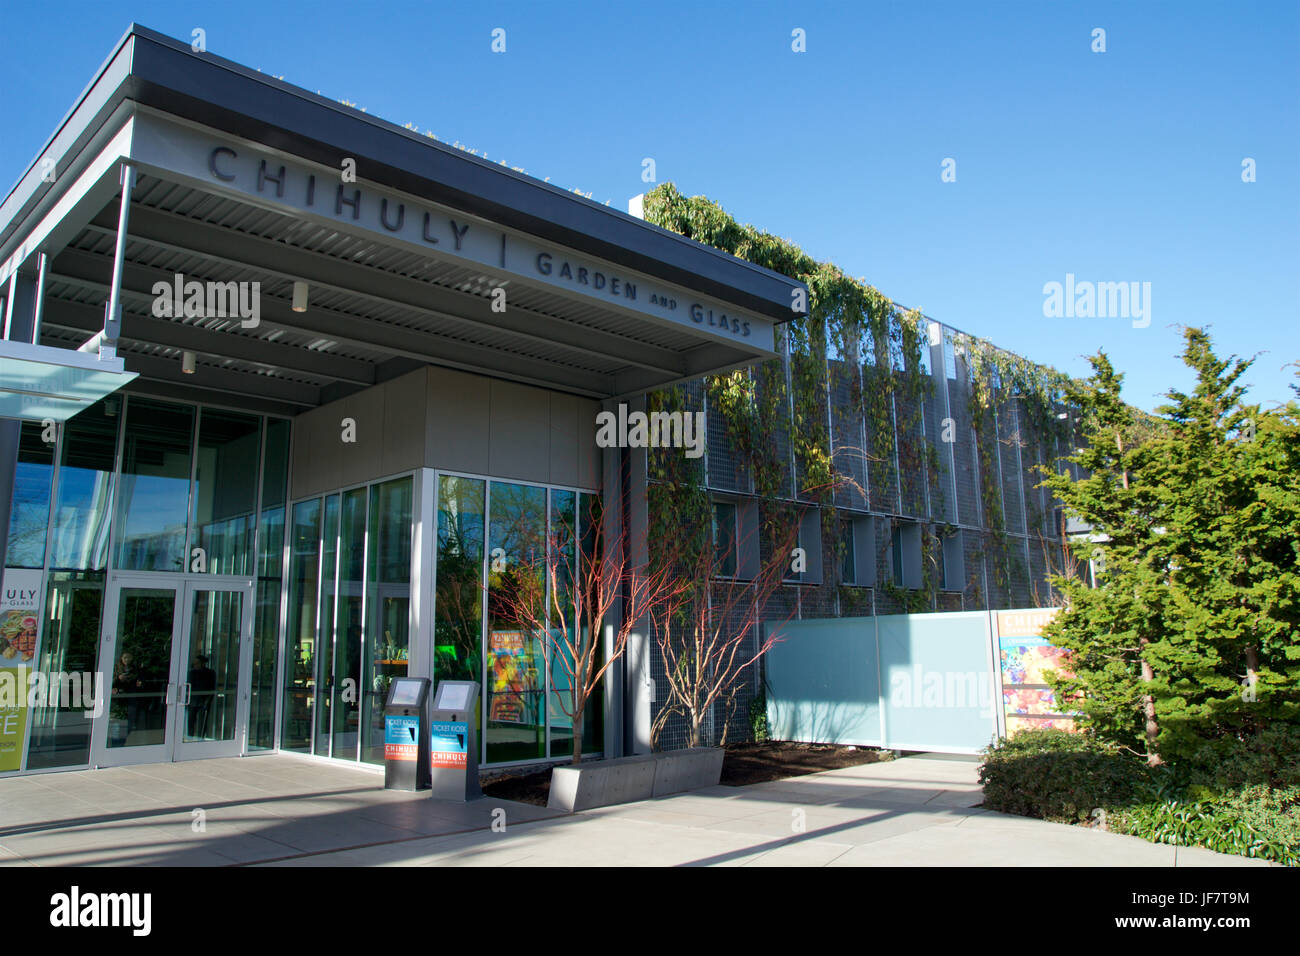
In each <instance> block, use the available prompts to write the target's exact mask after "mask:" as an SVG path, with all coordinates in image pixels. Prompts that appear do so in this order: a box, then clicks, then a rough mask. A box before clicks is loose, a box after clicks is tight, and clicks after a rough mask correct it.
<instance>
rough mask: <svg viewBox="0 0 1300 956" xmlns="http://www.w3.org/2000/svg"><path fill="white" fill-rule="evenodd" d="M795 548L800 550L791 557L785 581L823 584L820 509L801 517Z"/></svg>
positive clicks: (807, 511)
mask: <svg viewBox="0 0 1300 956" xmlns="http://www.w3.org/2000/svg"><path fill="white" fill-rule="evenodd" d="M795 547H796V548H798V549H799V550H798V552H797V553H796V554H792V555H791V556H790V562H789V564H788V566H787V568H786V571H785V575H784V579H785V580H787V581H792V582H797V583H799V584H821V583H822V521H821V511H820V510H819V509H817V508H808V509H807V510H806V511H805V512H804V513H803V515H802V516H801V517H800V519H799V535H798V539H797V540H796V541H795Z"/></svg>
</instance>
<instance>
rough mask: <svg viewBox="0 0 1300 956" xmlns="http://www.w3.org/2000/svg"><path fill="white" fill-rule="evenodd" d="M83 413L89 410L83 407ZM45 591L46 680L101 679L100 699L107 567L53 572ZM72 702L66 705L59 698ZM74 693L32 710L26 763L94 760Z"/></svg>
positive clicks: (50, 683)
mask: <svg viewBox="0 0 1300 956" xmlns="http://www.w3.org/2000/svg"><path fill="white" fill-rule="evenodd" d="M82 414H85V413H84V412H83V413H82ZM49 577H50V583H49V588H48V595H47V597H46V605H47V611H46V618H45V632H44V634H43V635H42V639H41V654H40V659H39V664H38V668H39V670H40V671H41V672H42V673H43V674H45V675H46V676H45V681H46V683H45V686H46V687H56V686H58V683H57V679H56V680H52V679H51V678H56V675H65V674H66V675H67V676H68V678H69V680H72V679H74V675H75V678H76V679H78V680H80V681H81V685H82V687H83V688H84V687H85V686H86V684H87V683H91V684H92V685H93V684H94V682H95V681H96V680H98V681H99V683H100V686H99V688H98V694H99V697H98V699H99V700H104V699H105V698H106V696H107V694H108V688H107V687H104V686H103V675H101V674H99V623H100V615H101V614H102V613H103V606H104V573H103V572H102V571H92V572H89V573H78V572H72V573H69V572H54V573H52V574H51V575H50V576H49ZM61 702H62V703H67V704H72V705H74V706H70V707H67V708H61V707H59V706H58V705H59V703H61ZM82 703H84V701H79V700H77V698H76V695H74V694H69V695H68V697H67V698H66V699H60V697H59V696H57V695H53V694H49V695H47V700H46V703H45V705H44V706H41V707H36V708H34V709H33V710H32V711H31V722H32V737H31V742H30V744H29V746H28V751H27V769H28V770H39V769H42V768H45V767H78V766H83V765H85V764H89V763H90V730H91V724H92V720H91V718H88V717H87V716H86V708H85V707H84V706H81V704H82Z"/></svg>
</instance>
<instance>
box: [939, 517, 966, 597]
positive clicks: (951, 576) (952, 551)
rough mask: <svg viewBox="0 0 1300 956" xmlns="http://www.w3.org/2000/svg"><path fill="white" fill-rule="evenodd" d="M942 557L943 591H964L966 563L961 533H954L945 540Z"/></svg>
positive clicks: (941, 552)
mask: <svg viewBox="0 0 1300 956" xmlns="http://www.w3.org/2000/svg"><path fill="white" fill-rule="evenodd" d="M940 557H941V559H942V560H943V589H944V590H945V591H961V590H963V588H964V586H965V580H964V579H965V577H966V567H965V564H966V562H965V558H964V555H963V553H962V536H961V532H960V531H954V532H953V533H952V534H950V535H948V536H947V537H945V538H944V539H943V548H942V550H941V551H940Z"/></svg>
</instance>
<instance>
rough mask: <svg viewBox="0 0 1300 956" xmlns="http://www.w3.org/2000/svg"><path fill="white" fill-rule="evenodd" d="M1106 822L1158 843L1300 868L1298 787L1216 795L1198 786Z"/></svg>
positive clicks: (1121, 810) (1123, 810)
mask: <svg viewBox="0 0 1300 956" xmlns="http://www.w3.org/2000/svg"><path fill="white" fill-rule="evenodd" d="M1106 822H1107V825H1108V826H1109V827H1110V829H1112V830H1114V831H1115V832H1117V833H1128V834H1131V835H1132V836H1139V837H1142V838H1143V839H1144V840H1150V841H1151V842H1153V843H1170V844H1174V845H1176V846H1202V847H1205V848H1207V849H1210V850H1215V851H1217V852H1219V853H1236V854H1238V855H1240V856H1250V857H1258V858H1261V859H1266V860H1273V861H1276V862H1278V863H1283V864H1285V865H1287V866H1300V788H1297V787H1289V788H1286V789H1281V790H1276V789H1272V788H1269V787H1265V786H1254V787H1242V788H1240V789H1238V790H1231V791H1228V792H1226V793H1219V794H1214V793H1209V792H1206V791H1205V790H1204V789H1203V788H1201V787H1196V786H1193V787H1191V788H1189V789H1188V790H1186V791H1183V792H1182V793H1180V794H1166V795H1165V796H1164V797H1163V798H1162V799H1156V800H1151V801H1148V802H1145V803H1139V804H1136V805H1134V806H1128V807H1117V808H1114V809H1112V810H1111V812H1110V813H1109V814H1108V815H1107V818H1106Z"/></svg>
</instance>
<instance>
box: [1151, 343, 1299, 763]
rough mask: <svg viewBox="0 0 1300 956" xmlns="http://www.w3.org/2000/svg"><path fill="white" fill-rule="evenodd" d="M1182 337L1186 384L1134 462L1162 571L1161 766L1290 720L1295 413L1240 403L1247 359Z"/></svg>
mask: <svg viewBox="0 0 1300 956" xmlns="http://www.w3.org/2000/svg"><path fill="white" fill-rule="evenodd" d="M1184 339H1185V348H1184V351H1183V356H1182V358H1183V361H1184V363H1185V364H1186V365H1187V366H1188V367H1189V368H1190V369H1192V370H1193V371H1194V372H1195V373H1196V386H1195V388H1194V389H1193V391H1191V392H1190V393H1184V392H1180V391H1177V390H1173V391H1170V392H1169V393H1168V395H1167V397H1168V399H1169V404H1168V405H1166V406H1163V407H1162V408H1160V409H1159V410H1158V411H1159V412H1160V414H1161V415H1162V417H1163V418H1164V419H1165V420H1166V422H1167V423H1168V427H1167V428H1166V430H1165V431H1164V432H1163V434H1162V435H1161V436H1160V437H1158V438H1157V439H1156V440H1154V441H1153V442H1151V443H1150V444H1149V445H1148V446H1147V447H1146V449H1145V455H1146V459H1147V460H1146V462H1145V463H1144V480H1146V481H1147V482H1148V483H1149V486H1150V489H1151V491H1152V495H1153V504H1154V508H1153V514H1154V515H1156V516H1157V519H1158V521H1159V524H1160V526H1161V527H1162V528H1163V532H1164V533H1163V534H1160V535H1159V536H1157V538H1156V539H1155V541H1154V542H1153V555H1154V556H1155V557H1156V560H1157V561H1158V562H1159V563H1160V564H1162V565H1163V566H1164V567H1165V568H1167V570H1168V597H1169V602H1168V612H1169V613H1168V617H1167V620H1166V625H1165V636H1164V638H1163V639H1162V640H1161V641H1159V642H1158V643H1157V644H1155V645H1154V646H1153V648H1152V652H1153V653H1152V660H1153V666H1154V667H1155V669H1156V671H1157V672H1158V673H1159V674H1161V675H1162V677H1163V680H1162V681H1161V685H1162V686H1161V687H1160V688H1159V690H1158V691H1157V693H1156V698H1157V717H1158V720H1159V722H1160V747H1161V752H1162V753H1163V754H1165V755H1166V756H1167V757H1189V756H1190V755H1191V754H1193V753H1195V752H1197V751H1198V750H1202V749H1203V748H1204V747H1205V744H1206V743H1207V742H1210V743H1211V744H1213V745H1215V746H1216V747H1217V748H1218V749H1219V750H1220V752H1221V753H1226V752H1227V751H1229V750H1232V749H1235V747H1236V746H1237V744H1239V743H1240V742H1241V741H1242V740H1243V739H1245V738H1248V737H1250V736H1257V735H1259V734H1261V733H1263V732H1264V731H1266V730H1267V728H1268V727H1269V726H1270V724H1272V723H1274V722H1276V721H1294V720H1296V718H1297V716H1298V712H1300V704H1298V703H1297V702H1298V701H1300V697H1298V696H1297V690H1296V688H1297V680H1298V679H1300V643H1297V630H1298V629H1300V551H1298V550H1297V549H1298V548H1300V430H1298V422H1300V415H1297V407H1296V405H1295V403H1294V402H1292V403H1290V404H1288V405H1287V406H1284V407H1283V408H1281V409H1278V410H1274V411H1267V412H1266V411H1262V410H1261V409H1260V408H1259V406H1258V405H1243V404H1242V396H1243V394H1244V392H1245V389H1244V387H1243V386H1242V385H1241V384H1239V383H1240V380H1241V377H1242V376H1243V375H1244V374H1245V372H1246V371H1247V370H1248V369H1249V368H1250V366H1251V364H1252V363H1251V360H1247V359H1239V358H1236V357H1235V356H1233V357H1229V358H1226V359H1221V358H1219V357H1217V356H1216V355H1215V354H1214V350H1213V347H1212V344H1211V341H1210V338H1209V336H1208V335H1206V333H1205V332H1204V331H1203V330H1201V329H1187V330H1186V331H1185V333H1184Z"/></svg>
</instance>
